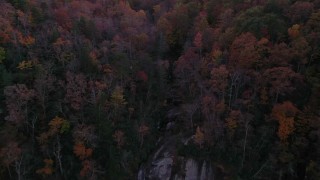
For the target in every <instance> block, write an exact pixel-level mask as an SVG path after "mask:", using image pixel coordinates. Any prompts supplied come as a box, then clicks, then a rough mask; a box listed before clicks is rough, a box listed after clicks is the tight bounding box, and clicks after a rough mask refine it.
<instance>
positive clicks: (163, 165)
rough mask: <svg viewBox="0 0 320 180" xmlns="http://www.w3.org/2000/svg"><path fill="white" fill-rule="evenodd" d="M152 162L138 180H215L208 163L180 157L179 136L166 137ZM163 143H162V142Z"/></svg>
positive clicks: (143, 169) (145, 167)
mask: <svg viewBox="0 0 320 180" xmlns="http://www.w3.org/2000/svg"><path fill="white" fill-rule="evenodd" d="M163 139H166V140H162V142H163V144H162V145H161V146H160V147H159V148H158V149H157V151H155V153H154V154H153V157H152V158H151V159H150V161H149V162H148V163H146V164H144V165H143V166H142V167H141V168H140V171H139V174H138V180H148V179H154V180H170V179H173V180H214V173H213V167H212V165H211V163H210V162H208V161H203V160H202V161H197V160H195V159H192V158H186V157H179V156H177V155H176V154H177V153H176V148H177V147H176V144H177V141H178V140H179V138H178V137H177V136H172V137H166V138H163ZM160 142H161V141H160Z"/></svg>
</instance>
